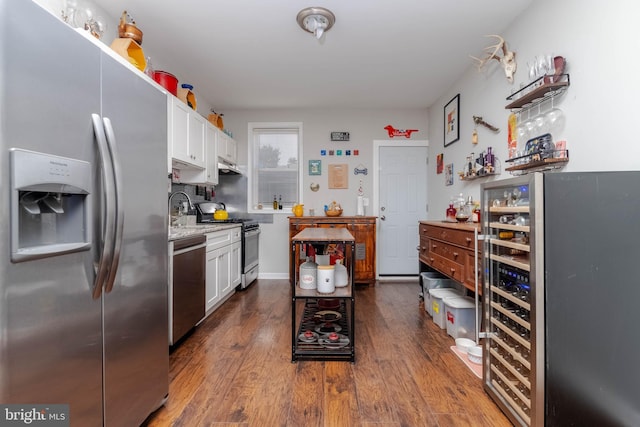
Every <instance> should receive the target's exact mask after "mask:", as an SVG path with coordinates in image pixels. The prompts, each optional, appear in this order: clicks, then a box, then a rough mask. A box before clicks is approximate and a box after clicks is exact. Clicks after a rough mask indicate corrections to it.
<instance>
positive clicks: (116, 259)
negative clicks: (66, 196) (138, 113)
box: [102, 117, 124, 293]
mask: <svg viewBox="0 0 640 427" xmlns="http://www.w3.org/2000/svg"><path fill="white" fill-rule="evenodd" d="M102 121H103V123H104V130H105V134H106V136H107V145H108V147H109V154H110V157H111V163H112V164H111V166H112V171H113V183H114V192H113V197H114V199H115V200H114V201H115V208H116V214H115V239H114V242H113V254H112V257H111V266H110V268H109V277H108V278H107V282H106V284H105V293H109V292H111V290H112V289H113V285H114V283H115V281H116V273H117V272H118V264H119V263H120V250H121V249H122V233H123V231H124V207H123V204H122V188H123V187H122V168H121V167H120V158H119V157H118V150H117V147H116V145H117V144H116V135H115V132H114V131H113V125H112V124H111V119H109V118H108V117H105V118H103V119H102Z"/></svg>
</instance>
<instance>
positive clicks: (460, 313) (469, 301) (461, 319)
mask: <svg viewBox="0 0 640 427" xmlns="http://www.w3.org/2000/svg"><path fill="white" fill-rule="evenodd" d="M443 301H444V307H445V310H444V311H445V318H446V323H447V334H449V335H451V336H452V337H453V339H456V338H469V339H472V340H475V338H476V322H475V320H474V316H475V313H476V304H475V302H474V300H473V298H469V297H461V298H451V297H450V298H444V300H443Z"/></svg>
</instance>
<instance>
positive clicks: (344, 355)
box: [290, 228, 355, 362]
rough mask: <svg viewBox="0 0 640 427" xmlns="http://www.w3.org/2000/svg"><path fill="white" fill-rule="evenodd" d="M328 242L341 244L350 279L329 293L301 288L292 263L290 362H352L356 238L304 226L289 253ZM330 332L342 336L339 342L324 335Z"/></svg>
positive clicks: (339, 231) (343, 231) (343, 232)
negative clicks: (308, 336) (303, 247)
mask: <svg viewBox="0 0 640 427" xmlns="http://www.w3.org/2000/svg"><path fill="white" fill-rule="evenodd" d="M328 244H339V245H342V246H343V247H344V262H345V266H346V267H347V272H348V276H349V277H348V279H349V280H348V283H347V286H345V287H337V288H336V289H335V291H334V292H332V293H330V294H324V293H319V292H317V290H316V289H302V288H301V287H300V284H299V277H300V274H299V267H298V265H297V264H295V263H292V264H291V266H290V267H291V269H290V281H291V361H292V362H295V361H296V360H299V359H308V360H309V359H310V360H348V361H351V362H355V341H354V336H355V334H354V329H355V328H354V326H355V318H354V314H355V293H354V289H353V273H354V271H353V270H354V269H353V266H354V261H355V238H354V237H353V236H352V235H351V233H349V232H348V231H347V230H346V229H344V228H305V229H304V230H302V231H301V232H299V233H298V234H296V235H295V236H293V237H292V238H291V253H293V254H295V253H296V251H300V250H302V246H304V245H314V246H324V245H328ZM332 313H338V315H335V314H332ZM325 316H329V317H325ZM336 317H339V318H338V319H336ZM306 331H311V333H312V335H313V337H310V338H305V336H304V333H305V332H306ZM331 332H336V333H338V334H340V335H341V338H340V340H339V341H338V342H329V340H328V338H327V336H328V334H329V333H331Z"/></svg>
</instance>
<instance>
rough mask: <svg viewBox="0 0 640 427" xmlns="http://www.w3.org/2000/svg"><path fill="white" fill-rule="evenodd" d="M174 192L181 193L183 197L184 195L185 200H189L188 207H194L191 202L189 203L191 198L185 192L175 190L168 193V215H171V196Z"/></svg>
mask: <svg viewBox="0 0 640 427" xmlns="http://www.w3.org/2000/svg"><path fill="white" fill-rule="evenodd" d="M176 194H183V195H184V197H186V198H187V201H188V202H189V209H192V210H193V209H194V207H193V203H191V198H190V197H189V195H188V194H187V193H185V192H184V191H175V192H173V193H171V194H170V195H169V207H168V210H169V215H171V199H173V196H175V195H176Z"/></svg>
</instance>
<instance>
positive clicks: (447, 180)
mask: <svg viewBox="0 0 640 427" xmlns="http://www.w3.org/2000/svg"><path fill="white" fill-rule="evenodd" d="M444 184H445V185H453V163H449V164H448V165H447V166H445V171H444Z"/></svg>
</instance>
